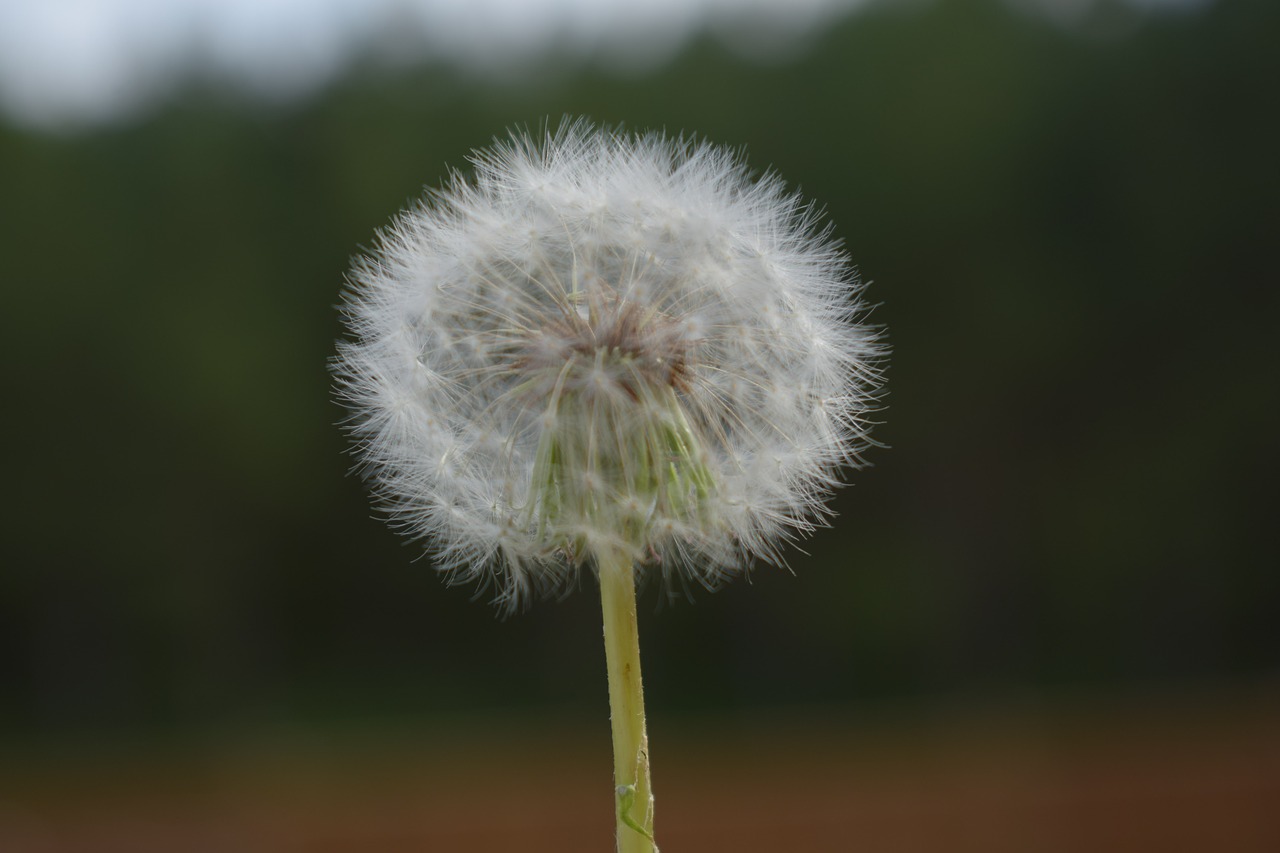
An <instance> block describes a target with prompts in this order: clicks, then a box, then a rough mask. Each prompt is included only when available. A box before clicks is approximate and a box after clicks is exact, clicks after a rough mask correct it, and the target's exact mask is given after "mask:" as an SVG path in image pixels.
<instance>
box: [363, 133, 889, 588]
mask: <svg viewBox="0 0 1280 853" xmlns="http://www.w3.org/2000/svg"><path fill="white" fill-rule="evenodd" d="M474 165H475V176H474V179H473V180H471V181H467V180H466V179H464V178H462V177H460V176H457V175H455V176H454V177H453V179H452V181H451V182H450V184H449V186H448V187H446V188H445V189H443V190H441V191H439V192H436V193H434V194H432V195H431V196H430V197H429V198H428V199H426V200H425V201H423V202H422V203H420V204H419V205H418V206H416V207H415V208H413V209H411V210H408V211H406V212H404V213H402V214H401V215H400V216H399V217H398V218H397V219H396V220H395V222H394V223H393V224H392V225H391V226H390V227H389V228H388V229H386V230H385V231H384V232H383V233H381V235H380V239H379V243H378V246H377V248H376V249H375V250H374V251H373V252H371V253H370V254H369V255H368V256H366V257H364V258H361V259H359V260H357V261H356V263H355V266H354V269H353V271H352V273H351V276H350V281H351V289H350V292H349V293H348V296H347V306H346V312H347V320H348V325H349V327H350V330H351V332H352V334H353V336H354V340H353V341H350V342H347V343H344V344H342V345H341V354H340V358H339V360H338V363H337V373H338V376H339V380H340V383H341V391H340V393H341V396H342V397H343V399H344V400H345V401H346V402H347V403H348V405H349V406H350V407H351V409H352V412H353V414H352V421H351V431H352V433H353V434H354V435H355V437H356V438H357V441H358V445H359V453H360V455H361V456H362V458H363V461H364V463H365V465H366V468H367V471H368V473H369V476H370V478H371V482H372V484H373V487H374V488H375V490H376V491H377V493H378V494H379V495H380V496H381V497H382V498H383V500H384V502H385V504H386V506H387V508H388V510H389V511H390V512H391V514H392V515H393V516H394V518H395V519H396V521H397V522H398V523H399V525H400V526H402V527H403V528H404V529H405V530H406V531H407V532H409V533H411V534H414V535H418V536H422V537H425V538H426V539H427V540H428V541H429V542H431V543H433V545H434V547H435V548H436V550H437V555H436V556H437V565H438V566H439V567H440V568H441V569H442V570H443V571H445V572H446V573H447V574H448V576H449V578H450V579H451V580H454V581H463V582H468V581H481V582H484V581H493V582H495V583H496V588H497V591H498V598H499V600H500V601H501V602H504V603H506V604H515V603H517V602H518V601H519V600H520V599H521V597H522V596H524V595H525V594H526V593H528V592H531V591H538V590H545V589H548V588H554V587H555V586H557V585H558V584H560V583H561V582H563V581H564V580H566V579H567V578H571V577H572V576H573V574H574V571H575V570H576V569H577V568H578V567H580V566H583V565H584V564H589V563H590V560H591V558H592V556H593V551H594V550H595V549H596V548H598V547H607V548H610V549H616V550H617V551H618V552H620V553H621V554H622V555H624V556H625V557H626V558H627V559H629V560H631V561H633V562H635V563H636V564H638V565H640V566H645V567H651V568H656V569H658V570H660V571H662V572H665V573H672V572H683V573H685V574H687V575H688V576H689V577H692V578H695V579H697V580H698V581H700V582H702V583H705V584H707V585H714V584H716V583H718V582H719V581H721V580H722V579H723V578H725V577H727V576H729V575H731V574H733V573H734V572H736V571H737V570H739V569H740V568H741V567H743V566H744V565H747V564H748V563H749V561H750V559H751V558H753V557H754V558H758V559H763V560H766V561H771V560H776V559H778V556H779V545H780V544H781V543H783V542H785V541H786V540H788V539H789V538H792V537H794V536H795V535H797V534H802V533H805V532H807V531H809V530H810V529H812V527H813V525H814V524H815V522H818V521H821V520H822V519H824V518H826V516H827V510H826V507H825V500H826V498H827V496H828V494H829V492H830V490H831V488H832V487H834V486H835V485H836V474H837V471H838V469H839V468H841V467H842V466H846V465H850V464H856V462H857V461H858V455H857V454H858V453H859V451H860V450H861V449H862V448H863V447H865V445H866V444H867V422H866V420H865V416H866V413H867V412H868V410H869V409H870V408H871V406H872V404H873V401H874V397H875V392H876V389H877V386H878V381H879V380H878V377H879V373H878V369H877V366H878V364H879V362H880V359H881V355H882V348H881V347H880V345H879V344H878V343H877V335H876V333H875V331H874V330H872V329H870V328H869V327H867V326H865V325H858V324H857V323H856V322H855V321H856V320H857V318H858V317H859V316H860V315H861V314H862V313H863V307H862V305H861V304H860V302H859V300H858V294H859V290H860V288H859V285H858V282H857V280H856V278H855V277H854V275H853V273H852V271H851V269H850V267H849V265H848V263H847V261H846V259H845V257H844V256H843V254H842V253H841V252H840V251H839V249H838V248H837V246H836V244H835V243H834V242H833V241H832V240H831V239H830V238H829V236H828V233H827V231H826V230H825V229H823V228H822V227H821V226H820V225H819V223H818V218H817V216H816V214H815V213H814V211H813V209H812V207H810V206H809V205H807V204H806V203H805V202H804V201H803V200H802V199H800V198H799V197H798V196H796V195H794V194H792V193H789V192H788V191H787V190H786V189H785V188H784V187H783V185H782V183H781V182H780V181H779V180H778V179H777V178H776V177H774V176H766V177H764V178H762V179H760V180H753V179H752V175H751V173H750V172H749V171H748V170H747V168H746V167H745V165H743V163H742V162H741V160H740V158H739V157H737V156H736V155H735V154H733V153H732V152H730V151H728V150H726V149H723V148H717V147H712V146H709V145H704V144H698V143H695V142H692V141H689V140H685V139H680V140H670V139H667V138H664V137H663V136H661V135H648V136H640V137H629V136H624V135H622V134H619V133H612V132H608V131H601V130H597V129H594V128H592V127H591V126H589V125H587V124H585V123H581V122H579V123H572V124H568V125H567V126H565V127H563V128H561V129H560V130H559V131H558V132H555V133H553V134H550V135H549V136H548V137H547V138H546V139H544V140H542V142H541V143H540V144H539V143H535V142H534V141H533V140H531V139H530V138H529V137H528V136H526V135H523V134H514V135H513V136H512V137H511V138H510V139H509V140H507V141H505V142H501V143H498V144H496V145H495V146H494V147H492V148H491V149H489V150H487V151H481V152H478V153H477V154H476V155H475V157H474Z"/></svg>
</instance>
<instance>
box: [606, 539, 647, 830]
mask: <svg viewBox="0 0 1280 853" xmlns="http://www.w3.org/2000/svg"><path fill="white" fill-rule="evenodd" d="M596 559H597V565H598V568H599V570H600V601H601V605H602V608H603V611H604V652H605V663H606V665H607V666H608V670H609V712H610V722H611V723H612V728H613V779H614V785H615V786H616V788H615V797H616V804H617V812H616V813H617V821H618V848H617V849H618V853H657V850H658V848H657V845H655V844H654V843H653V792H652V789H651V787H650V784H649V735H648V733H647V732H646V731H645V725H644V687H643V686H642V684H641V683H640V634H639V631H638V625H637V621H636V583H635V569H634V567H633V566H632V564H631V561H630V560H629V559H628V558H627V557H626V556H625V555H623V554H620V553H618V552H616V551H615V552H612V553H609V554H600V555H597V558H596Z"/></svg>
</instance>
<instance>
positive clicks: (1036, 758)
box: [0, 697, 1280, 853]
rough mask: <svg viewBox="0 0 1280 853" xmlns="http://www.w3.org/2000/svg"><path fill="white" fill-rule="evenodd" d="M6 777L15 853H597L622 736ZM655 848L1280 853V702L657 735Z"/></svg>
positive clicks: (244, 752)
mask: <svg viewBox="0 0 1280 853" xmlns="http://www.w3.org/2000/svg"><path fill="white" fill-rule="evenodd" d="M490 725H491V727H492V729H493V731H495V732H499V731H500V732H504V734H492V733H486V732H482V731H481V728H480V726H479V725H474V726H472V727H469V728H468V729H467V731H466V732H464V733H457V734H455V735H454V736H452V737H446V736H445V735H443V734H441V733H439V732H436V733H434V734H431V735H429V736H427V737H425V738H423V737H419V738H416V739H410V738H408V737H404V736H403V731H401V732H400V735H398V736H387V735H383V736H381V737H379V738H377V739H376V740H374V739H369V738H366V739H364V740H357V739H355V738H351V737H347V738H345V739H343V740H342V741H341V742H340V743H333V742H329V743H325V742H322V741H321V739H320V738H318V737H308V738H305V739H303V738H300V737H299V736H297V735H296V734H295V735H293V736H291V737H283V736H282V737H258V738H256V739H252V740H251V739H248V738H246V739H243V740H241V741H237V742H236V744H234V745H231V746H228V745H225V744H224V745H223V746H222V747H221V748H218V749H213V748H210V747H207V746H206V747H204V748H200V749H195V748H188V749H184V750H178V751H174V750H170V752H169V753H168V754H166V755H163V756H157V755H136V754H134V755H130V754H128V753H126V752H125V751H123V750H117V751H115V752H111V751H108V750H105V749H103V748H101V747H98V748H96V749H95V750H94V751H92V752H88V751H83V752H81V751H76V750H70V749H67V748H65V745H64V748H63V750H62V754H61V755H60V756H59V757H56V758H55V757H52V756H51V755H49V754H47V753H48V751H47V750H45V751H43V752H42V751H40V750H30V749H29V750H26V751H25V752H22V751H21V750H20V751H19V756H18V758H17V759H16V760H12V756H13V753H12V751H10V752H11V756H10V758H11V760H4V759H0V851H3V853H206V851H207V853H225V851H235V853H356V851H359V853H411V851H412V853H421V851H462V853H466V851H486V853H487V851H522V853H540V851H548V852H549V851H557V853H576V851H584V853H586V851H590V853H605V851H610V850H612V849H613V847H612V840H611V839H612V831H613V830H612V816H611V811H610V810H611V780H610V778H609V772H610V764H609V756H608V752H607V751H608V741H607V737H608V735H607V725H606V723H605V721H600V725H599V727H598V728H599V731H590V732H589V733H585V734H584V732H583V731H581V730H578V731H571V730H565V729H564V728H558V729H557V728H553V727H549V726H548V727H536V728H534V729H525V730H524V735H523V736H521V737H517V736H516V735H515V732H514V729H515V725H514V724H512V723H510V722H509V721H502V720H493V721H491V722H490ZM653 739H654V755H653V759H654V768H655V779H654V783H655V788H656V790H657V793H658V800H657V803H658V812H657V818H658V821H657V835H658V840H659V842H660V843H661V846H662V853H694V851H697V853H713V852H714V851H733V853H751V852H752V851H769V853H799V851H856V852H857V853H917V851H918V853H925V852H926V851H930V852H931V853H932V851H938V852H939V853H943V851H945V853H965V852H966V851H974V853H979V851H981V853H1006V851H1007V852H1008V853H1025V851H1034V852H1035V853H1040V851H1044V853H1058V851H1062V853H1066V851H1073V853H1074V851H1089V853H1098V852H1099V851H1117V853H1119V851H1125V853H1131V851H1161V853H1182V851H1186V853H1192V851H1196V853H1199V851H1230V853H1277V851H1280V700H1277V699H1276V698H1275V697H1271V698H1267V699H1263V700H1259V699H1257V698H1254V699H1251V700H1249V701H1239V700H1236V701H1232V702H1231V703H1224V702H1217V701H1213V702H1206V701H1204V700H1201V701H1198V702H1197V703H1195V704H1194V706H1190V705H1188V704H1187V703H1186V702H1185V701H1183V702H1160V701H1156V700H1149V701H1146V702H1144V703H1141V704H1140V706H1135V705H1133V704H1128V705H1125V706H1123V707H1116V706H1112V707H1109V708H1098V707H1094V708H1092V709H1079V708H1077V709H1076V710H1074V711H1071V712H1063V711H1061V710H1057V711H1054V712H1051V713H1047V712H1045V711H1043V710H1040V711H1025V710H1024V711H1022V712H1011V711H1008V710H1005V711H1001V712H995V711H984V712H975V711H970V712H968V713H965V714H958V713H956V712H955V711H954V710H953V711H951V712H948V713H946V714H942V713H939V714H938V715H936V716H933V717H931V718H929V719H927V720H926V719H922V718H920V717H918V716H917V717H916V718H915V719H913V720H911V721H907V722H903V721H902V720H898V721H896V722H887V721H886V720H884V719H881V720H880V721H878V722H869V721H867V720H866V719H865V718H862V719H861V720H858V719H855V720H854V721H853V722H850V718H849V716H848V715H844V716H843V718H842V716H841V715H839V714H834V713H832V712H827V713H826V714H825V715H822V716H816V715H804V716H801V715H789V716H778V717H776V718H773V719H763V718H755V719H753V720H752V721H751V722H749V723H747V722H740V723H737V724H734V725H730V726H719V727H717V726H713V725H710V724H707V725H700V726H697V727H686V728H685V729H683V730H672V731H666V730H664V729H663V728H662V727H661V726H660V725H659V726H657V727H656V729H655V731H654V733H653Z"/></svg>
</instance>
